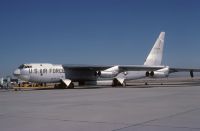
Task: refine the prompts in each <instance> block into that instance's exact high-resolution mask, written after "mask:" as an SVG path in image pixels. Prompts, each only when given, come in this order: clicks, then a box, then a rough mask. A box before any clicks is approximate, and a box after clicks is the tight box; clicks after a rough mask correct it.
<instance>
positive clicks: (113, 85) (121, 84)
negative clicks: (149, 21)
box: [112, 78, 126, 87]
mask: <svg viewBox="0 0 200 131" xmlns="http://www.w3.org/2000/svg"><path fill="white" fill-rule="evenodd" d="M117 86H123V87H126V82H125V81H123V83H120V82H119V81H118V80H117V79H116V78H114V79H113V83H112V87H117Z"/></svg>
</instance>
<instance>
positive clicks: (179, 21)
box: [0, 0, 200, 76]
mask: <svg viewBox="0 0 200 131" xmlns="http://www.w3.org/2000/svg"><path fill="white" fill-rule="evenodd" d="M161 31H165V32H166V41H165V52H164V60H163V63H164V64H167V65H172V66H178V67H200V58H199V56H200V1H199V0H90V1H88V0H69V1H68V0H1V1H0V46H1V51H0V76H6V75H9V74H11V73H12V71H13V70H14V69H15V68H17V67H18V66H19V65H20V64H22V63H30V62H50V63H60V64H143V62H144V59H145V58H146V56H147V54H148V53H149V51H150V48H151V47H152V45H153V43H154V41H155V39H156V38H157V36H158V35H159V33H160V32H161Z"/></svg>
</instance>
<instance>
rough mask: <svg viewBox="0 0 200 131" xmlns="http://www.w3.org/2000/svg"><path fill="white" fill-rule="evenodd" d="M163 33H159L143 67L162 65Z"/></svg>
mask: <svg viewBox="0 0 200 131" xmlns="http://www.w3.org/2000/svg"><path fill="white" fill-rule="evenodd" d="M164 38H165V32H161V33H160V35H159V37H158V38H157V40H156V42H155V44H154V46H153V48H152V49H151V51H150V53H149V55H148V57H147V59H146V61H145V62H144V65H147V66H159V65H161V63H162V57H163V47H164Z"/></svg>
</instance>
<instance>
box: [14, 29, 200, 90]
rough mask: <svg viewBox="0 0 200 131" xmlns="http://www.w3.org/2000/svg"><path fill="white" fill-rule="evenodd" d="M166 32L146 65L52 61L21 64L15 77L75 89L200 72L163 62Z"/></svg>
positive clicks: (162, 33)
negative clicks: (53, 62)
mask: <svg viewBox="0 0 200 131" xmlns="http://www.w3.org/2000/svg"><path fill="white" fill-rule="evenodd" d="M164 37H165V32H161V33H160V35H159V37H158V38H157V40H156V42H155V44H154V46H153V48H152V49H151V51H150V53H149V55H148V56H147V58H146V61H145V62H144V64H143V65H114V66H112V65H103V66H102V65H61V64H50V63H30V64H22V65H20V66H19V67H18V68H17V69H16V70H15V71H14V73H13V74H14V76H16V77H18V78H19V79H22V80H25V81H29V82H34V83H60V85H59V86H60V87H65V88H74V84H73V82H78V83H79V85H97V84H98V83H99V81H101V83H104V82H105V83H106V82H107V81H108V80H107V78H109V79H110V81H111V82H110V84H111V85H112V86H119V85H121V86H125V85H126V81H128V80H135V79H141V78H145V77H150V78H163V77H168V76H169V74H170V73H174V72H189V73H190V76H191V77H193V76H194V75H193V72H200V69H194V68H171V67H169V66H164V65H161V63H162V57H163V47H164ZM103 78H104V79H105V78H106V80H102V79H103Z"/></svg>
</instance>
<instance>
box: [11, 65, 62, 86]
mask: <svg viewBox="0 0 200 131" xmlns="http://www.w3.org/2000/svg"><path fill="white" fill-rule="evenodd" d="M14 75H15V76H17V77H18V78H20V79H22V80H25V81H30V82H37V83H38V82H41V83H45V82H47V83H48V82H50V83H51V82H52V83H54V82H60V80H61V79H65V71H64V69H63V67H62V65H54V64H48V63H45V64H44V63H38V64H35V63H32V64H23V65H21V66H19V68H18V69H16V70H15V71H14Z"/></svg>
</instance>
